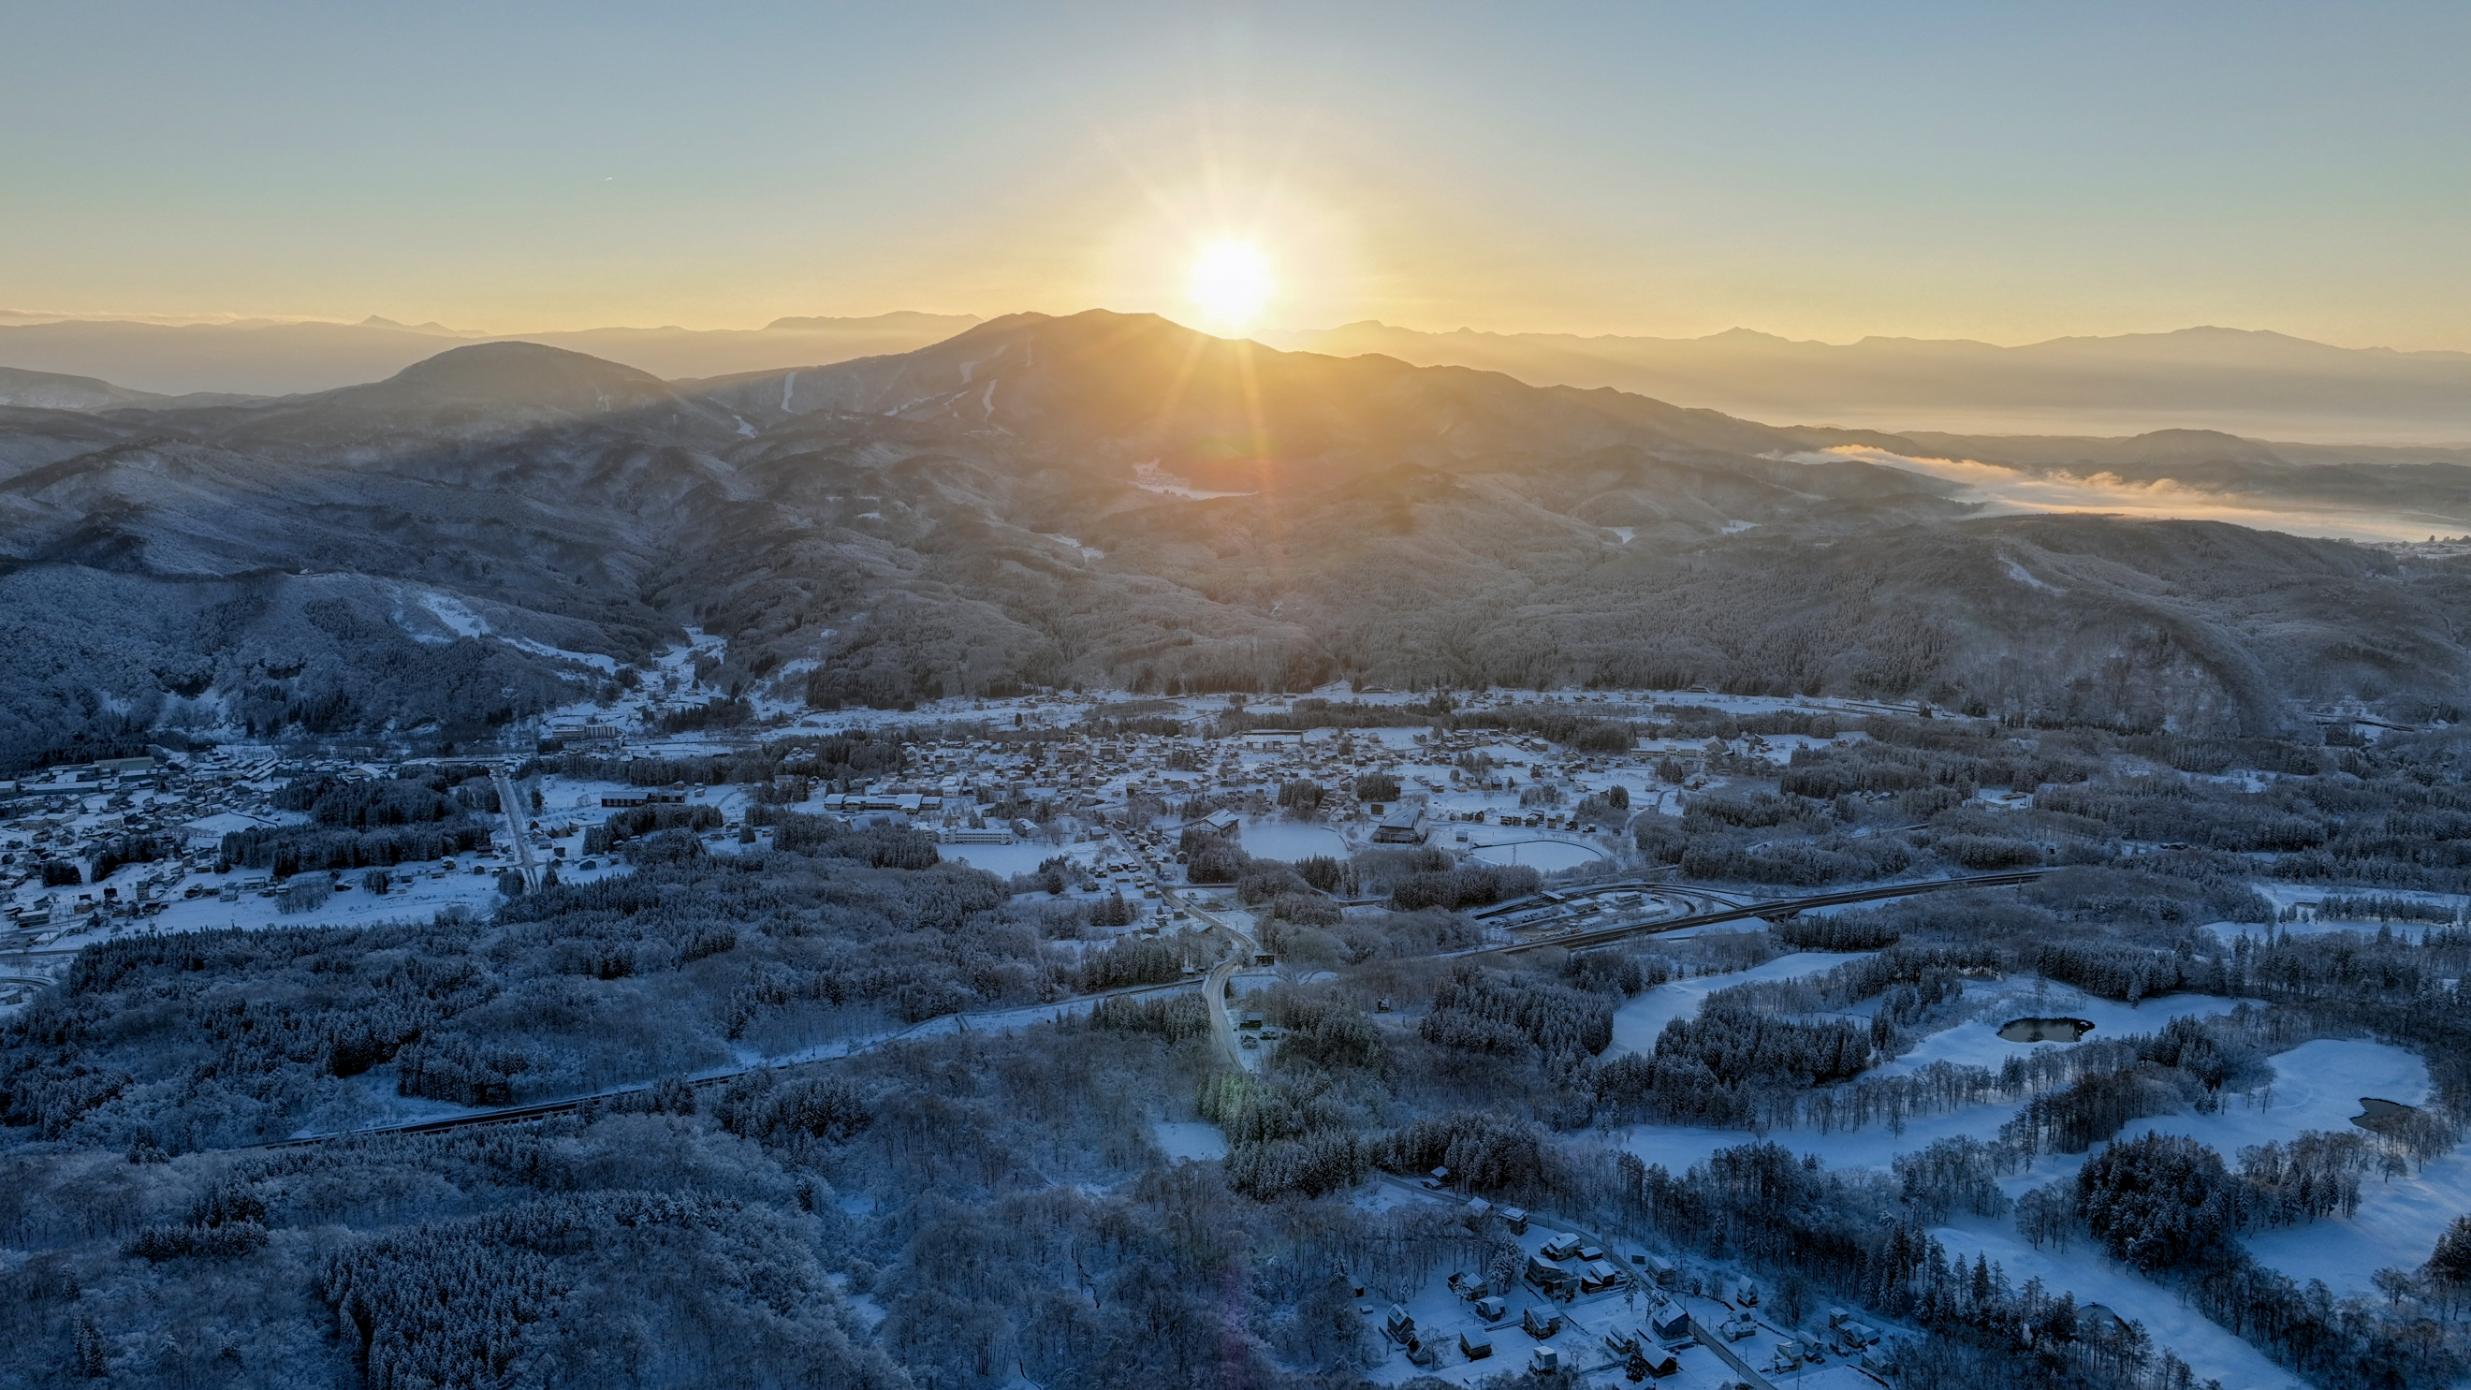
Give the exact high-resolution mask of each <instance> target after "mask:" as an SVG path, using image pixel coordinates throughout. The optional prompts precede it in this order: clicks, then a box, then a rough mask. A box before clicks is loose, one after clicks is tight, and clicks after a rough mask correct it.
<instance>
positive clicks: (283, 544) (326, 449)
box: [0, 312, 2471, 766]
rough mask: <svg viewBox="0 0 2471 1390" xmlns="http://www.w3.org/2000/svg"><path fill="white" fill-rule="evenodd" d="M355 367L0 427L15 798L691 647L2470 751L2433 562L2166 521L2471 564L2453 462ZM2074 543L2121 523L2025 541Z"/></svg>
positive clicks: (887, 364)
mask: <svg viewBox="0 0 2471 1390" xmlns="http://www.w3.org/2000/svg"><path fill="white" fill-rule="evenodd" d="M382 331H386V332H402V333H408V334H411V335H412V336H416V337H420V338H421V339H422V340H423V341H425V342H426V343H428V344H429V346H430V347H431V348H432V352H431V353H430V354H428V355H427V356H425V357H423V358H422V359H421V360H419V361H418V362H416V363H413V364H411V365H409V366H407V367H404V368H402V369H399V370H397V371H395V372H393V373H392V374H390V375H387V376H385V377H384V378H383V379H381V380H377V381H373V382H368V383H362V384H354V385H350V386H343V387H337V388H333V389H329V390H324V391H319V392H313V393H306V394H299V395H293V396H288V397H283V398H279V399H273V400H263V401H242V402H221V403H204V404H197V403H179V402H173V403H163V402H157V401H140V402H136V403H134V404H131V403H126V402H121V401H117V400H115V399H113V398H111V397H110V395H109V393H108V390H107V391H106V393H105V397H104V398H103V399H100V400H97V401H96V402H95V403H94V404H92V405H90V406H88V407H85V408H81V409H58V408H35V407H27V406H18V407H0V766H6V765H8V764H9V763H11V762H21V761H24V760H27V759H32V758H40V757H48V756H62V755H66V754H69V753H74V752H77V751H79V750H83V749H91V748H94V747H98V746H102V745H104V744H106V743H108V742H110V741H111V740H113V739H115V738H125V737H129V736H135V735H143V734H145V733H147V732H149V731H154V730H160V729H165V728H172V729H179V728H192V729H197V730H201V731H210V732H218V733H228V732H231V731H242V732H246V733H252V734H261V735H262V734H266V733H270V732H275V731H280V730H285V729H306V730H311V731H317V732H328V733H333V732H348V731H355V730H392V731H395V732H398V733H402V732H420V733H425V734H427V735H430V736H434V737H439V738H461V737H465V736H468V735H471V734H475V733H479V732H482V731H485V730H487V729H489V728H492V727H494V726H496V725H498V724H500V723H503V722H504V721H505V720H507V719H509V718H513V717H515V716H517V715H520V714H523V713H527V712H530V711H535V710H538V709H541V708H545V707H547V706H548V705H550V704H553V703H556V702H557V701H560V700H563V699H567V698H572V697H573V696H574V695H575V694H577V693H581V692H589V691H590V690H592V689H594V688H596V687H598V686H599V685H600V684H601V683H602V682H603V681H605V680H607V679H608V678H609V676H610V673H611V672H612V671H613V670H614V669H615V668H616V667H617V666H618V665H621V664H623V663H626V662H630V661H633V660H636V659H639V658H642V657H644V656H646V655H647V654H649V653H650V652H652V651H654V650H656V649H657V648H659V647H660V646H661V645H663V644H664V643H666V642H669V641H672V640H675V638H676V636H677V634H678V632H679V630H680V628H681V627H682V626H683V625H685V624H690V623H691V624H694V625H697V626H699V627H702V628H704V629H706V630H708V631H710V632H713V633H716V634H719V635H721V636H723V637H726V638H727V639H728V644H729V645H728V658H727V665H726V667H725V668H724V669H723V670H722V671H721V672H720V673H719V674H720V678H721V679H722V681H723V682H724V683H735V684H737V685H738V686H739V687H740V688H742V689H743V690H745V691H747V692H749V693H750V694H753V695H756V696H760V697H763V698H766V699H771V700H778V701H783V702H787V703H789V704H791V705H793V706H795V705H801V704H803V705H808V706H815V707H832V706H836V705H840V704H845V703H865V704H878V705H883V704H898V703H902V702H905V701H911V700H916V699H921V698H930V697H934V696H940V695H947V694H984V693H990V692H998V691H1005V690H1011V689H1017V688H1020V687H1021V686H1023V685H1025V684H1031V685H1065V684H1074V683H1079V684H1099V685H1115V686H1129V687H1133V688H1137V689H1156V690H1245V689H1300V688H1309V687H1313V686H1317V685H1320V684H1323V683H1325V682H1328V681H1331V680H1337V679H1346V678H1356V679H1361V680H1366V681H1374V682H1381V683H1386V684H1391V685H1399V686H1411V685H1412V686H1433V685H1462V686H1464V685H1479V684H1492V685H1509V686H1520V687H1528V686H1538V685H1552V684H1584V683H1598V684H1618V685H1625V686H1656V687H1680V686H1689V685H1704V686H1707V687H1710V688H1714V689H1731V690H1743V691H1764V692H1777V693H1791V692H1797V691H1834V692H1841V693H1847V694H1857V695H1871V696H1889V697H1897V698H1921V699H1925V700H1929V701H1933V702H1935V703H1939V704H1943V705H1948V706H1953V707H1958V708H1964V707H1974V708H1980V709H1986V710H1992V709H1995V710H2000V711H2004V712H2008V713H2012V714H2015V715H2018V716H2020V717H2025V718H2038V717H2050V718H2068V719H2074V720H2091V721H2095V722H2107V723H2112V724H2117V725H2123V726H2129V727H2140V728H2160V727H2172V728H2182V729H2192V730H2202V731H2228V732H2238V731H2244V730H2255V729H2263V728H2278V727H2282V726H2283V725H2285V724H2287V723H2289V722H2290V721H2291V720H2293V719H2294V718H2296V717H2298V715H2297V713H2296V710H2297V708H2298V707H2299V706H2300V705H2302V704H2307V703H2316V702H2323V701H2331V700H2354V699H2356V700H2365V701H2371V702H2378V703H2380V704H2381V706H2382V707H2385V708H2387V709H2390V710H2392V711H2394V712H2396V713H2397V714H2400V715H2402V716H2405V717H2425V716H2427V715H2428V714H2429V713H2431V712H2439V713H2445V714H2446V715H2447V717H2454V718H2459V717H2461V707H2462V703H2463V696H2462V691H2463V690H2464V689H2465V687H2466V685H2467V684H2471V618H2466V617H2465V616H2464V615H2466V614H2471V556H2467V555H2466V554H2465V553H2464V548H2462V547H2444V546H2437V547H2418V548H2408V549H2405V548H2396V549H2377V548H2370V547H2365V546H2359V545H2353V544H2346V543H2341V542H2337V541H2327V540H2314V539H2306V538H2303V537H2299V536H2292V535H2285V534H2276V533H2275V532H2273V531H2268V530H2258V529H2252V527H2243V526H2238V525H2226V524H2221V523H2220V522H2218V521H2202V520H2159V519H2154V518H2155V517H2157V516H2159V515H2162V514H2164V513H2163V512H2162V511H2159V510H2157V502H2156V499H2157V498H2159V499H2161V500H2162V501H2163V502H2166V503H2167V504H2168V506H2169V507H2170V508H2176V509H2182V510H2183V514H2189V515H2198V516H2205V515H2220V516H2226V517H2230V518H2233V519H2237V520H2244V521H2250V522H2253V523H2260V524H2266V525H2271V524H2273V523H2274V522H2275V521H2276V520H2277V519H2278V518H2279V517H2280V516H2282V515H2283V514H2284V513H2285V512H2286V511H2288V512H2290V513H2292V514H2305V515H2309V516H2311V517H2318V516H2321V517H2325V518H2333V519H2335V521H2337V522H2341V523H2342V525H2336V526H2333V527H2331V528H2330V529H2337V530H2339V529H2344V527H2345V526H2349V525H2351V523H2354V522H2355V523H2357V524H2356V527H2355V528H2354V529H2357V530H2359V531H2361V532H2362V533H2366V534H2378V533H2391V532H2396V531H2408V530H2411V529H2415V528H2417V527H2419V526H2420V525H2422V524H2423V523H2424V524H2425V525H2426V526H2427V529H2429V530H2431V531H2443V532H2446V533H2447V534H2453V533H2456V532H2461V531H2471V467H2466V466H2465V463H2466V461H2465V460H2447V459H2429V458H2423V457H2421V456H2420V454H2419V453H2417V452H2414V453H2409V454H2396V455H2388V454H2385V453H2381V452H2379V451H2374V450H2361V451H2353V453H2350V454H2346V452H2345V451H2341V450H2328V449H2318V448H2314V447H2312V446H2289V445H2266V444H2259V443H2257V442H2255V441H2252V440H2248V439H2243V438H2239V437H2235V436H2229V435H2208V434H2203V433H2198V432H2188V431H2181V432H2172V433H2162V434H2151V435H2147V436H2143V437H2141V438H2135V439H2127V440H2101V439H2049V438H2044V439H2028V440H2017V441H2003V440H1999V439H1995V438H1971V437H1963V436H1948V435H1903V434H1887V433H1867V432H1860V431H1850V430H1842V429H1827V428H1799V427H1797V428H1778V427H1773V426H1768V425H1762V424H1757V423H1754V422H1752V421H1748V420H1743V419H1738V418H1735V417H1732V416H1728V415H1724V414H1720V413H1717V412H1714V411H1709V410H1701V409H1692V408H1685V407H1682V406H1676V405H1670V404H1666V403H1664V402H1661V401H1658V400H1653V399H1649V398H1646V397H1642V396H1637V395H1632V394H1627V393H1622V392H1618V391H1613V390H1608V389H1602V388H1598V389H1581V388H1577V387H1567V386H1562V387H1538V386H1531V385H1527V384H1524V383H1521V382H1519V381H1516V380H1513V379H1511V378H1510V377H1507V376H1504V375H1501V374H1498V373H1493V372H1485V371H1477V370H1472V369H1468V368H1462V367H1416V366H1411V365H1408V364H1406V363H1404V362H1401V361H1399V360H1396V359H1394V358H1389V357H1381V356H1365V357H1355V358H1333V357H1327V356H1320V355H1315V354H1309V353H1286V352H1278V351H1275V350H1272V349H1269V348H1265V347H1262V346H1259V345H1257V344H1250V343H1239V342H1229V341H1225V340H1221V339H1215V338H1209V337H1205V336H1203V335H1200V334H1196V333H1192V332H1190V331H1187V330H1185V329H1182V328H1179V327H1177V326H1175V325H1174V324H1171V323H1168V322H1167V321H1165V320H1163V319H1158V318H1154V317H1149V316H1143V315H1121V314H1109V313H1100V312H1091V313H1085V314H1077V315H1072V316H1069V317H1063V318H1055V317H1048V316H1044V315H1033V314H1022V315H1013V316H1009V317H1006V318H1001V319H996V320H993V321H990V322H987V323H983V324H978V325H975V326H972V327H970V328H967V329H965V330H964V331H962V332H959V333H957V334H954V335H951V336H949V337H947V338H945V339H943V340H941V341H938V342H935V343H932V344H929V345H926V346H923V347H919V348H916V349H914V350H911V351H908V352H905V353H899V354H889V355H876V356H870V357H865V358H861V359H857V360H851V361H844V362H840V363H827V364H817V365H812V366H802V367H798V368H794V369H789V370H769V371H762V372H754V373H739V374H728V375H722V376H718V377H710V378H696V379H671V380H663V379H662V378H661V377H659V376H657V375H655V374H653V373H651V372H648V371H645V370H641V369H638V368H636V367H632V366H628V365H624V364H621V363H617V362H613V361H609V360H606V359H602V358H598V357H594V356H590V355H586V354H582V353H578V352H574V351H570V350H567V349H563V348H559V347H553V346H548V345H542V344H530V343H506V342H492V343H455V344H454V345H452V346H445V347H444V350H442V351H439V350H437V349H439V348H440V347H441V346H442V345H444V344H447V343H452V342H453V340H452V339H446V338H442V337H441V336H440V335H437V334H435V333H423V332H422V331H421V330H399V329H387V330H382ZM785 331H787V330H785ZM832 331H835V332H839V331H841V330H839V329H835V330H832ZM86 389H89V390H91V388H86ZM2054 509H2056V510H2076V511H2084V510H2102V511H2117V512H2122V513H2125V514H2126V515H2124V516H2119V517H2106V516H2095V515H2034V514H2019V513H2033V512H2043V511H2049V510H2054ZM2371 522H2373V523H2374V524H2373V526H2372V525H2371Z"/></svg>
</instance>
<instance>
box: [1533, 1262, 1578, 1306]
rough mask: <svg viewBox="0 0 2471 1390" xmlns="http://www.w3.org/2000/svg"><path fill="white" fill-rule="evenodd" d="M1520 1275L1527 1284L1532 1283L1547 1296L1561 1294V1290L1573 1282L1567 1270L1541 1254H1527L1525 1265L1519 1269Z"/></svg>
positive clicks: (1567, 1287) (1569, 1286)
mask: <svg viewBox="0 0 2471 1390" xmlns="http://www.w3.org/2000/svg"><path fill="white" fill-rule="evenodd" d="M1520 1277H1521V1278H1523V1279H1525V1280H1526V1281H1527V1282H1528V1283H1529V1284H1531V1285H1533V1286H1534V1287H1535V1289H1536V1291H1537V1292H1539V1293H1542V1294H1544V1295H1545V1296H1546V1297H1548V1298H1549V1297H1554V1296H1557V1295H1559V1294H1561V1293H1562V1292H1563V1291H1565V1290H1567V1289H1569V1288H1571V1287H1572V1285H1573V1283H1574V1281H1573V1280H1572V1279H1571V1277H1570V1271H1569V1270H1566V1269H1564V1268H1562V1267H1561V1266H1560V1265H1557V1264H1555V1263H1553V1262H1552V1261H1551V1260H1548V1259H1546V1258H1544V1257H1543V1256H1542V1255H1530V1256H1528V1257H1527V1265H1526V1267H1525V1268H1524V1269H1522V1270H1521V1271H1520Z"/></svg>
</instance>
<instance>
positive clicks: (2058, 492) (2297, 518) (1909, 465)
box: [1782, 444, 2443, 541]
mask: <svg viewBox="0 0 2471 1390" xmlns="http://www.w3.org/2000/svg"><path fill="white" fill-rule="evenodd" d="M1782 457H1783V458H1785V459H1787V460H1789V461H1791V462H1794V463H1812V464H1816V463H1842V462H1846V461H1848V460H1850V461H1855V462H1861V463H1870V464H1876V465H1878V466H1880V467H1882V468H1895V469H1900V470H1902V471H1904V472H1908V473H1920V474H1923V475H1925V476H1927V477H1932V478H1937V479H1939V480H1941V481H1942V482H1949V483H1954V484H1956V485H1958V486H1959V487H1960V488H1962V489H1963V492H1962V494H1960V495H1961V497H1962V499H1963V500H1965V501H1969V502H1977V503H1979V504H1981V506H1982V507H1983V509H1984V510H1985V511H1988V512H1991V513H1995V514H2030V513H2040V512H2068V513H2100V514H2103V515H2110V516H2131V517H2147V518H2154V519H2168V520H2177V521H2226V522H2230V523H2232V524H2234V525H2239V526H2250V527H2255V528H2257V529H2259V530H2265V531H2287V532H2290V533H2291V534H2293V535H2301V536H2327V537H2333V538H2336V539H2341V540H2356V541H2415V540H2420V539H2423V538H2425V537H2426V536H2427V535H2429V533H2430V531H2431V530H2432V529H2443V528H2442V527H2441V526H2440V527H2437V528H2432V527H2431V526H2430V524H2429V521H2428V519H2427V518H2425V517H2419V518H2413V517H2407V516H2400V515H2396V514H2394V513H2391V512H2378V511H2359V510H2349V509H2344V508H2339V507H2311V506H2307V505H2305V504H2297V505H2295V504H2289V503H2279V502H2275V501H2272V500H2270V499H2266V498H2256V497H2251V498H2240V497H2233V496H2229V495H2226V494H2224V493H2219V492H2211V491H2207V490H2206V489H2203V488H2197V487H2191V486H2189V485H2188V484H2186V483H2183V482H2180V481H2179V480H2178V479H2175V478H2156V479H2154V480H2152V481H2151V482H2141V481H2138V480H2135V479H2130V478H2123V477H2120V476H2119V475H2118V474H2116V473H2108V472H2104V473H2070V472H2065V471H2060V470H2054V471H2051V472H2047V473H2027V472H2022V471H2020V470H2018V469H2014V468H2007V467H2002V466H2001V465H1999V464H1995V463H1984V462H1983V461H1982V460H1980V459H1948V458H1931V457H1928V456H1925V455H1916V454H1900V453H1897V452H1895V451H1893V450H1890V449H1881V448H1878V447H1876V446H1873V445H1868V444H1836V445H1831V446H1829V447H1828V448H1826V449H1816V450H1805V451H1802V452H1799V453H1792V454H1786V455H1783V456H1782Z"/></svg>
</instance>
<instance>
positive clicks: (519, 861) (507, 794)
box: [489, 767, 541, 893]
mask: <svg viewBox="0 0 2471 1390" xmlns="http://www.w3.org/2000/svg"><path fill="white" fill-rule="evenodd" d="M489 778H490V781H491V782H493V783H494V784H495V785H496V786H497V789H498V809H499V810H500V811H503V812H505V813H506V833H507V835H508V836H509V837H510V838H511V839H513V840H514V842H515V865H516V867H517V869H519V870H520V871H521V872H522V874H523V889H524V891H525V892H527V893H537V892H539V891H540V887H541V870H540V865H538V864H537V863H534V862H533V859H532V826H531V824H530V822H531V817H530V816H528V815H526V814H525V808H524V803H523V795H522V793H521V792H520V791H518V790H517V789H516V787H515V779H514V778H513V777H510V776H508V775H507V772H506V769H505V768H502V767H500V768H492V769H490V772H489Z"/></svg>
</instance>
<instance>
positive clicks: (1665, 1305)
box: [1647, 1298, 1699, 1347]
mask: <svg viewBox="0 0 2471 1390" xmlns="http://www.w3.org/2000/svg"><path fill="white" fill-rule="evenodd" d="M1647 1335H1648V1337H1649V1339H1650V1340H1652V1341H1654V1342H1655V1343H1656V1345H1658V1346H1660V1347H1686V1346H1689V1345H1690V1344H1691V1343H1693V1342H1695V1341H1697V1340H1698V1339H1699V1338H1698V1334H1697V1333H1696V1332H1694V1331H1693V1330H1692V1328H1691V1325H1690V1312H1689V1310H1688V1309H1685V1308H1684V1307H1682V1305H1680V1304H1679V1303H1676V1302H1674V1301H1673V1300H1671V1299H1669V1298H1668V1299H1660V1300H1658V1301H1657V1303H1656V1306H1655V1307H1653V1308H1650V1309H1648V1310H1647Z"/></svg>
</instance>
